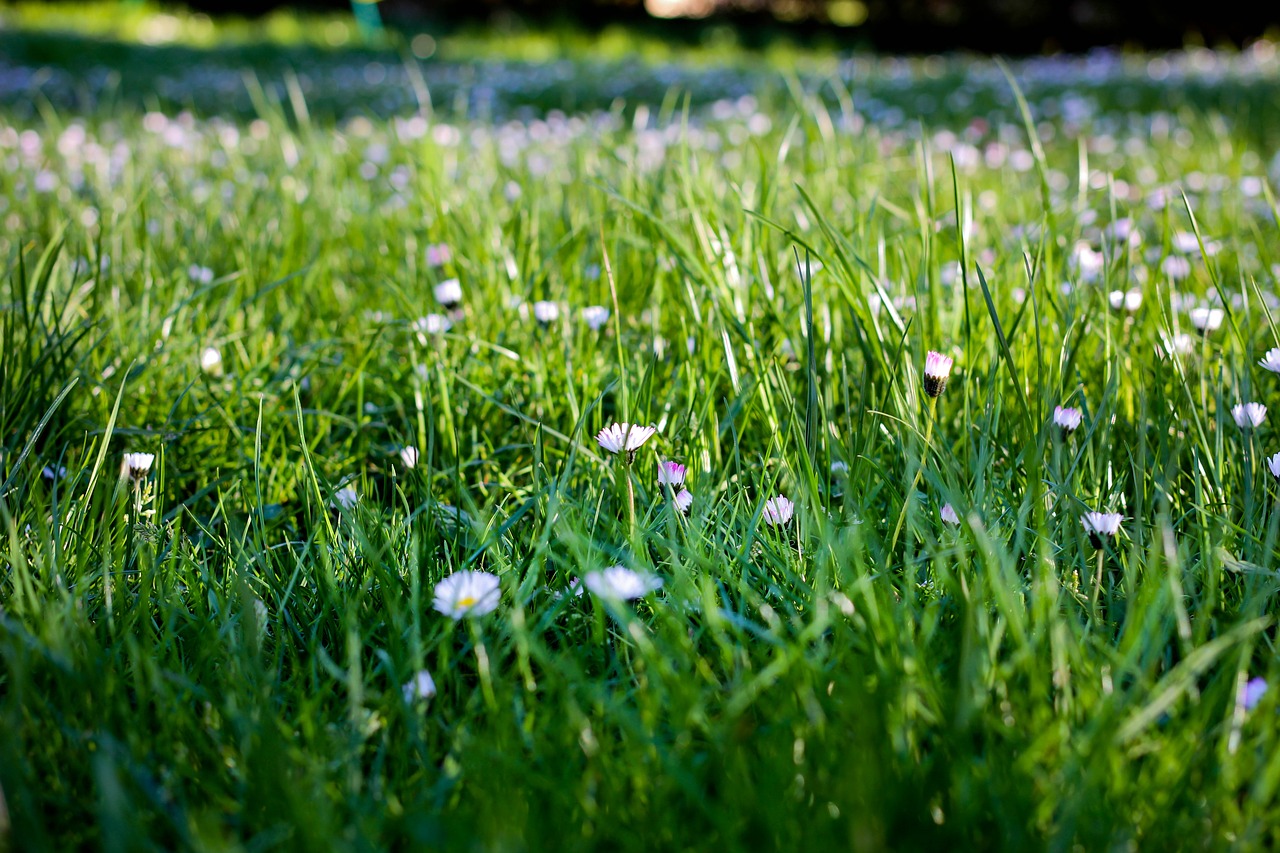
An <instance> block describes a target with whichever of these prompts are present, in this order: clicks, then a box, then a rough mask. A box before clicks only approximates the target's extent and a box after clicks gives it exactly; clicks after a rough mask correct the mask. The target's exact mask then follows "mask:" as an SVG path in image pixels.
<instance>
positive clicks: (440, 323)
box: [413, 314, 453, 343]
mask: <svg viewBox="0 0 1280 853" xmlns="http://www.w3.org/2000/svg"><path fill="white" fill-rule="evenodd" d="M451 328H453V321H452V320H450V319H449V318H448V317H446V316H444V315H443V314H428V315H427V316H425V317H419V318H418V319H416V320H414V321H413V330H414V331H415V332H417V333H418V340H420V341H422V342H423V343H426V337H425V336H426V335H443V334H444V333H445V332H447V331H449V330H450V329H451Z"/></svg>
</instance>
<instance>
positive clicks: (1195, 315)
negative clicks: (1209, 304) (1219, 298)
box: [1190, 307, 1226, 335]
mask: <svg viewBox="0 0 1280 853" xmlns="http://www.w3.org/2000/svg"><path fill="white" fill-rule="evenodd" d="M1225 316H1226V312H1225V311H1223V310H1222V309H1221V308H1205V307H1200V308H1192V309H1191V313H1190V318H1191V325H1193V326H1195V327H1196V331H1197V332H1199V333H1200V334H1202V335H1207V334H1209V333H1210V332H1216V331H1217V330H1218V327H1219V326H1221V325H1222V318H1223V317H1225Z"/></svg>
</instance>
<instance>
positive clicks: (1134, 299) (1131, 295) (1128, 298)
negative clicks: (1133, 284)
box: [1108, 290, 1142, 314]
mask: <svg viewBox="0 0 1280 853" xmlns="http://www.w3.org/2000/svg"><path fill="white" fill-rule="evenodd" d="M1108 299H1109V300H1110V302H1111V307H1112V308H1113V309H1114V310H1116V311H1119V310H1120V309H1121V308H1123V309H1124V310H1125V311H1127V312H1128V313H1130V314H1133V313H1135V312H1136V311H1137V310H1138V309H1139V308H1141V307H1142V291H1141V290H1113V291H1111V294H1110V295H1109V296H1108Z"/></svg>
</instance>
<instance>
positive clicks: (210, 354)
mask: <svg viewBox="0 0 1280 853" xmlns="http://www.w3.org/2000/svg"><path fill="white" fill-rule="evenodd" d="M200 369H201V370H203V371H204V372H205V373H212V374H214V375H215V376H216V375H217V374H219V373H221V372H222V353H220V352H218V348H217V347H205V348H204V350H203V351H202V352H201V353H200Z"/></svg>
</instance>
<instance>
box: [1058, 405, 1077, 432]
mask: <svg viewBox="0 0 1280 853" xmlns="http://www.w3.org/2000/svg"><path fill="white" fill-rule="evenodd" d="M1083 418H1084V413H1083V412H1081V411H1080V410H1079V409H1076V408H1073V407H1071V406H1055V407H1054V409H1053V423H1054V425H1055V426H1057V427H1058V428H1060V429H1061V430H1062V431H1063V432H1064V433H1066V434H1068V435H1070V434H1071V433H1073V432H1075V431H1076V430H1077V429H1079V428H1080V421H1081V420H1082V419H1083Z"/></svg>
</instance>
